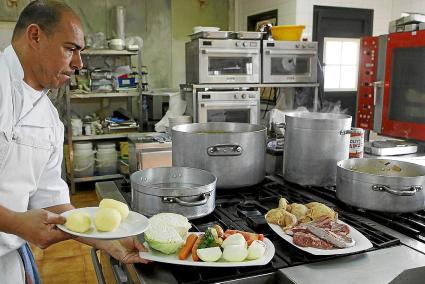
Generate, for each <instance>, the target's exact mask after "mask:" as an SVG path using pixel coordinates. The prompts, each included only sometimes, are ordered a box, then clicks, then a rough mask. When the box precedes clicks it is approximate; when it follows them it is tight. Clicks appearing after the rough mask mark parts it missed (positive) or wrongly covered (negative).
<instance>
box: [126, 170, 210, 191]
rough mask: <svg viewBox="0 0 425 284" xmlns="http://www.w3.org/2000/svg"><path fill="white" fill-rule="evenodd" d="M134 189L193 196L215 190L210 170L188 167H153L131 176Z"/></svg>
mask: <svg viewBox="0 0 425 284" xmlns="http://www.w3.org/2000/svg"><path fill="white" fill-rule="evenodd" d="M130 180H131V189H132V191H136V192H141V193H145V194H149V195H155V196H180V197H181V196H193V195H199V194H202V193H207V192H211V191H213V190H215V187H216V182H217V178H216V177H215V176H214V175H213V174H212V173H210V172H208V171H205V170H201V169H194V168H188V167H164V168H151V169H146V170H142V171H137V172H135V173H133V174H132V175H131V176H130Z"/></svg>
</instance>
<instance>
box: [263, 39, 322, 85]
mask: <svg viewBox="0 0 425 284" xmlns="http://www.w3.org/2000/svg"><path fill="white" fill-rule="evenodd" d="M262 54H263V62H262V78H263V80H262V82H263V83H316V82H317V42H296V41H273V40H264V41H263V51H262Z"/></svg>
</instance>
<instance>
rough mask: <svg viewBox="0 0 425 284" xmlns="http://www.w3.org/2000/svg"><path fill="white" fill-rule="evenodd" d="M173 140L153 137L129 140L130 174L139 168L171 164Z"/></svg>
mask: <svg viewBox="0 0 425 284" xmlns="http://www.w3.org/2000/svg"><path fill="white" fill-rule="evenodd" d="M171 150H172V146H171V142H158V141H155V140H153V139H152V138H151V137H135V138H129V140H128V162H129V164H130V174H131V173H134V172H135V171H137V170H144V169H148V168H155V167H169V166H171V156H172V155H171Z"/></svg>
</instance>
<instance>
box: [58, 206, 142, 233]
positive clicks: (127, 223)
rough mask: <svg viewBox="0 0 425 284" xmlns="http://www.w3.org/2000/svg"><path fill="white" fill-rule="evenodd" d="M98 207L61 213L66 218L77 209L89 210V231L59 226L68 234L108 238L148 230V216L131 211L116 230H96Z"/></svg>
mask: <svg viewBox="0 0 425 284" xmlns="http://www.w3.org/2000/svg"><path fill="white" fill-rule="evenodd" d="M98 209H99V207H85V208H78V209H74V210H69V211H66V212H64V213H62V214H61V215H62V216H64V217H65V218H66V217H67V216H68V215H69V214H71V213H72V212H76V211H84V212H87V213H88V214H89V215H90V216H91V219H92V226H91V228H90V229H89V230H88V231H87V232H84V233H77V232H73V231H71V230H69V229H67V228H66V227H65V226H64V225H57V226H58V228H59V229H61V230H62V231H64V232H67V233H68V234H71V235H74V236H79V237H85V238H94V239H108V240H110V239H122V238H126V237H130V236H135V235H139V234H141V233H143V232H144V231H146V230H147V229H148V227H149V220H148V218H146V217H145V216H143V215H142V214H139V213H137V212H134V211H130V213H129V214H128V216H127V218H126V219H125V220H124V221H123V222H122V223H121V224H120V225H119V226H118V228H116V229H115V230H114V231H112V232H100V231H98V230H96V227H95V226H94V224H93V216H94V213H95V212H96V211H97V210H98Z"/></svg>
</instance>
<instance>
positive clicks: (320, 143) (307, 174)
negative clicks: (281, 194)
mask: <svg viewBox="0 0 425 284" xmlns="http://www.w3.org/2000/svg"><path fill="white" fill-rule="evenodd" d="M285 121H286V130H285V143H284V147H283V149H284V152H283V177H284V179H286V180H288V181H291V182H294V183H298V184H301V185H318V186H332V185H335V183H336V163H337V162H338V161H340V160H343V159H347V158H348V152H349V143H350V135H349V134H344V132H341V131H346V130H350V129H351V116H349V115H343V114H332V113H309V112H305V113H294V114H289V115H286V116H285Z"/></svg>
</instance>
